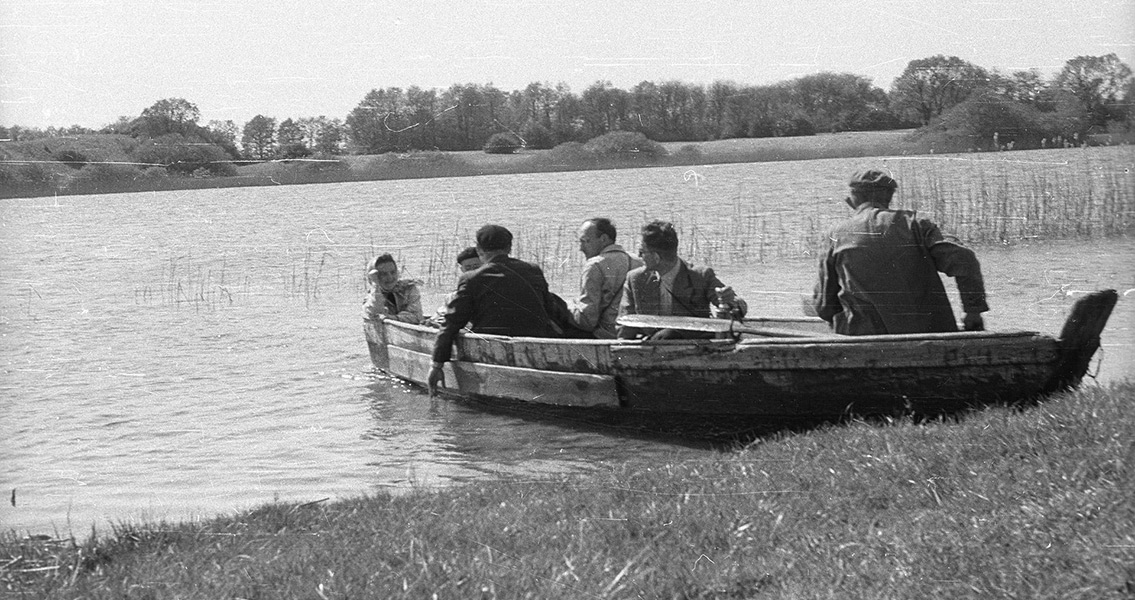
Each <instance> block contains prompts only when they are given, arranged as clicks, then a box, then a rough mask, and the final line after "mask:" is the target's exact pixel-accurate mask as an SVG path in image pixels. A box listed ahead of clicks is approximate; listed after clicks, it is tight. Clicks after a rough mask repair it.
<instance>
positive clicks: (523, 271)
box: [427, 225, 556, 395]
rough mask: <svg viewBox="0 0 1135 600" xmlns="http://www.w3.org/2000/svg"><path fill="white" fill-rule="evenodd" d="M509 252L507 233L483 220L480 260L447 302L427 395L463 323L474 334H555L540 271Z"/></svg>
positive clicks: (434, 388)
mask: <svg viewBox="0 0 1135 600" xmlns="http://www.w3.org/2000/svg"><path fill="white" fill-rule="evenodd" d="M510 252H512V232H510V231H509V230H508V229H506V228H504V227H501V226H500V225H485V226H484V227H481V228H480V229H478V230H477V254H478V255H479V256H480V257H481V261H482V262H484V264H483V265H481V266H480V267H479V268H477V269H475V270H473V271H469V272H467V273H462V274H461V276H460V277H459V278H458V280H457V291H456V292H455V294H454V296H453V299H452V300H450V301H449V303H448V304H447V305H446V310H445V319H444V322H443V323H442V326H441V330H439V331H438V333H437V338H436V339H435V340H434V348H433V364H432V365H431V367H430V372H429V375H428V376H427V384H428V385H429V389H430V394H431V395H435V394H436V393H437V386H438V383H440V382H442V378H443V371H442V366H443V365H444V363H445V362H446V361H448V360H449V359H450V358H451V357H452V354H453V339H454V337H455V336H456V335H457V332H459V331H461V329H462V328H463V327H465V325H466V324H467V323H472V331H473V333H483V334H493V335H508V336H524V337H556V334H555V332H554V330H553V329H552V325H551V320H550V318H549V308H548V303H549V297H550V293H549V291H548V282H547V280H546V279H544V272H543V271H541V270H540V267H538V266H536V265H533V264H529V263H526V262H524V261H522V260H517V259H515V258H512V257H510V256H509V253H510Z"/></svg>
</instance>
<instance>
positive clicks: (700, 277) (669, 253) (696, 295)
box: [619, 221, 748, 340]
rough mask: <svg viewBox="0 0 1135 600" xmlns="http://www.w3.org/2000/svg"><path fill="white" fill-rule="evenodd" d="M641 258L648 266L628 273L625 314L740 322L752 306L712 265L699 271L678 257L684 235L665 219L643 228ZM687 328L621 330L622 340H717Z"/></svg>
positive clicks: (624, 304) (622, 308) (623, 311)
mask: <svg viewBox="0 0 1135 600" xmlns="http://www.w3.org/2000/svg"><path fill="white" fill-rule="evenodd" d="M638 253H639V256H641V257H642V261H643V263H644V264H643V266H641V267H638V268H636V269H633V270H631V271H630V272H629V273H627V282H626V284H625V286H624V289H623V300H622V303H621V305H620V306H619V314H620V315H636V314H637V315H661V316H684V317H710V316H713V317H718V318H736V319H740V318H743V317H744V316H745V313H746V312H747V311H748V305H747V304H746V303H745V301H744V300H743V299H741V298H739V297H738V296H737V295H736V294H735V293H734V292H733V288H731V287H729V286H727V285H725V284H724V283H722V282H721V280H720V279H718V278H717V275H715V274H714V272H713V269H710V268H708V267H694V266H690V265H688V264H686V261H684V260H682V259H681V258H679V257H678V232H677V231H675V230H674V226H673V225H672V224H670V223H667V222H665V221H654V222H652V223H648V224H646V225H645V226H643V228H642V245H641V246H640V247H639V252H638ZM712 336H713V334H712V333H709V334H707V333H705V332H699V331H689V330H682V329H661V330H656V331H651V330H644V329H640V328H636V327H624V326H620V327H619V337H620V338H624V339H633V338H636V337H649V338H650V339H652V340H664V339H682V338H699V337H712Z"/></svg>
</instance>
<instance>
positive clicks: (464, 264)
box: [429, 246, 484, 327]
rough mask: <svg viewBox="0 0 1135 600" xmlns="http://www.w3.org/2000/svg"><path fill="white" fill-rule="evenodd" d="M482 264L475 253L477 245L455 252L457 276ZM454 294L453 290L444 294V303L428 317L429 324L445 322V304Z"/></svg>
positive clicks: (435, 324) (439, 324)
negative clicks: (435, 312)
mask: <svg viewBox="0 0 1135 600" xmlns="http://www.w3.org/2000/svg"><path fill="white" fill-rule="evenodd" d="M482 264H484V263H482V262H481V256H480V255H479V254H477V247H476V246H469V247H467V248H465V249H464V250H462V251H461V252H458V253H457V270H458V277H460V276H461V274H464V273H468V272H469V271H475V270H477V269H478V268H480V266H481V265H482ZM456 295H457V292H456V291H453V292H450V293H449V294H447V295H446V296H445V305H443V306H441V307H439V308H438V309H437V314H435V315H434V316H432V317H430V319H429V324H430V325H434V326H437V327H441V325H442V323H444V322H445V309H446V306H448V305H449V302H450V301H451V300H453V297H454V296H456Z"/></svg>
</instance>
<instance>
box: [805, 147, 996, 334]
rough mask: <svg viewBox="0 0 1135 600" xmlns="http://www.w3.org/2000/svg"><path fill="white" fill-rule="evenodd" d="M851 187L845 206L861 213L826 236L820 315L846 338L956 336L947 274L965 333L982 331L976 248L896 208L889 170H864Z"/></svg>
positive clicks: (817, 293) (816, 303)
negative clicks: (955, 290) (958, 300)
mask: <svg viewBox="0 0 1135 600" xmlns="http://www.w3.org/2000/svg"><path fill="white" fill-rule="evenodd" d="M850 187H851V196H850V197H849V198H847V199H846V200H845V201H846V202H847V204H848V206H850V207H851V208H852V210H854V211H855V212H854V213H853V214H852V215H851V217H850V218H849V219H847V220H845V221H843V222H842V223H839V224H837V225H836V226H835V227H833V228H832V230H831V233H830V234H829V236H828V244H827V249H826V250H825V251H824V253H823V254H822V255H821V258H820V265H819V267H820V268H819V280H818V281H817V282H816V288H815V290H814V292H813V294H812V306H813V307H814V308H815V309H816V314H817V315H819V316H820V318H822V319H824V320H825V321H827V322H828V323H830V324H831V326H832V329H833V330H834V331H835V332H836V333H842V334H848V335H871V334H884V333H930V332H944V331H957V330H958V326H957V321H955V319H954V313H953V311H952V310H951V308H950V300H949V298H948V297H947V296H946V289H945V287H944V286H943V285H942V279H941V278H940V277H939V276H938V272H939V271H941V272H942V273H945V274H946V275H949V276H950V277H953V278H954V280H955V281H956V282H957V286H958V291H959V292H960V293H961V301H962V308H963V310H964V311H965V318H964V322H963V324H964V327H965V329H966V331H982V330H983V329H984V328H985V323H984V320H983V319H982V316H981V313H983V312H985V311H988V310H989V306H988V305H987V304H986V302H985V285H984V282H983V280H982V277H981V265H980V264H979V262H978V260H977V256H976V255H974V253H973V251H972V250H970V249H969V248H966V247H964V246H962V245H961V243H960V242H958V241H957V240H954V239H947V238H945V237H943V235H942V233H941V232H940V231H939V230H938V226H937V225H935V224H934V223H932V222H931V221H929V220H928V219H919V218H917V216H916V215H915V213H914V211H909V210H895V209H891V208H890V205H891V199H892V198H893V196H894V193H895V189H896V188H897V187H898V183H896V182H895V180H894V179H892V178H891V177H890V176H889V175H887V174H886V173H884V172H882V171H878V170H869V171H860V172H858V173H855V174H854V175H853V176H852V178H851V182H850Z"/></svg>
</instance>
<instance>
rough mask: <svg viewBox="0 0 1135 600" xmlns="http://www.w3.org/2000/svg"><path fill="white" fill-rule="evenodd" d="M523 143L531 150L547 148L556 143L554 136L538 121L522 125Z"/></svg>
mask: <svg viewBox="0 0 1135 600" xmlns="http://www.w3.org/2000/svg"><path fill="white" fill-rule="evenodd" d="M523 134H524V145H525V147H527V148H532V149H533V150H548V149H551V148H553V147H555V145H556V136H555V135H553V134H552V132H551V131H549V130H548V128H547V127H544V126H543V125H541V124H539V123H529V124H528V125H527V126H525V127H524V131H523Z"/></svg>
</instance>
